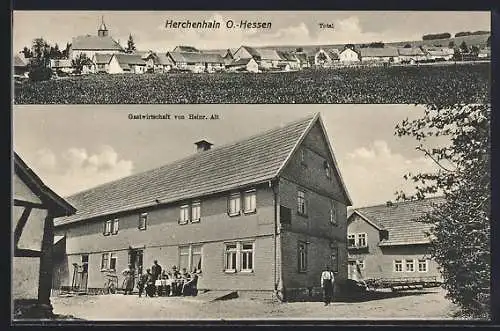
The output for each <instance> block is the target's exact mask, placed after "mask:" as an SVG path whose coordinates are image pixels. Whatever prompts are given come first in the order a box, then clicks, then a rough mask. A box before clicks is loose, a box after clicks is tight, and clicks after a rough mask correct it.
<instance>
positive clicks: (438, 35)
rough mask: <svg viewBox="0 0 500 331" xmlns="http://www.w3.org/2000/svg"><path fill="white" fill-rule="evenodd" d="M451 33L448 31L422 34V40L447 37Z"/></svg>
mask: <svg viewBox="0 0 500 331" xmlns="http://www.w3.org/2000/svg"><path fill="white" fill-rule="evenodd" d="M449 38H451V34H449V33H448V32H444V33H436V34H425V35H423V36H422V40H434V39H449Z"/></svg>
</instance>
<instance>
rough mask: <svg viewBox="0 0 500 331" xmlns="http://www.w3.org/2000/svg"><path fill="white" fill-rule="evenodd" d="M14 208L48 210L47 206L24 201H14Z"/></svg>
mask: <svg viewBox="0 0 500 331" xmlns="http://www.w3.org/2000/svg"><path fill="white" fill-rule="evenodd" d="M14 206H18V207H26V208H35V209H47V206H45V205H43V204H41V203H37V202H31V201H24V200H19V199H14Z"/></svg>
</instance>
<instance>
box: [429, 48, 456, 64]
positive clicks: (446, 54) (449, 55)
mask: <svg viewBox="0 0 500 331" xmlns="http://www.w3.org/2000/svg"><path fill="white" fill-rule="evenodd" d="M424 52H425V55H426V58H427V60H434V61H436V60H438V61H439V60H441V61H450V60H452V59H453V56H454V54H455V50H454V49H453V48H427V49H424Z"/></svg>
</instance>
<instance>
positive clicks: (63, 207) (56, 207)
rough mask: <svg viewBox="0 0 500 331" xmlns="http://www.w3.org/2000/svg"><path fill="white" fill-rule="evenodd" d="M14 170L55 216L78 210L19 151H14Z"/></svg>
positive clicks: (69, 213)
mask: <svg viewBox="0 0 500 331" xmlns="http://www.w3.org/2000/svg"><path fill="white" fill-rule="evenodd" d="M14 171H15V173H16V175H17V176H19V178H20V179H21V180H22V181H23V182H24V183H25V184H26V185H27V186H28V187H29V188H30V190H31V191H32V192H33V193H35V194H36V195H37V196H38V197H39V198H40V200H41V201H42V202H43V203H44V204H47V205H48V209H49V210H50V211H51V213H52V215H53V216H54V217H61V216H68V215H73V214H74V213H75V212H76V209H75V208H74V207H73V206H72V205H70V204H69V203H68V202H67V201H66V200H64V199H63V198H61V197H60V196H59V195H57V193H55V192H54V191H52V190H51V189H50V188H49V187H47V186H46V185H45V184H44V183H43V182H42V180H41V179H40V178H39V177H38V176H37V175H36V174H35V173H34V172H33V170H31V168H30V167H28V165H27V164H26V163H24V161H23V160H22V159H21V157H20V156H19V155H17V153H14Z"/></svg>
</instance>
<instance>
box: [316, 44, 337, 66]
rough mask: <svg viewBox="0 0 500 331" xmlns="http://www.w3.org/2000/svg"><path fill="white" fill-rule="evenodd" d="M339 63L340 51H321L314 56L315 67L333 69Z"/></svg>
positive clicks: (332, 49)
mask: <svg viewBox="0 0 500 331" xmlns="http://www.w3.org/2000/svg"><path fill="white" fill-rule="evenodd" d="M338 61H339V51H338V49H335V48H331V49H327V50H324V49H322V48H321V49H319V50H318V51H317V52H316V53H315V54H314V65H315V66H318V67H323V68H326V67H331V66H333V65H334V64H335V63H338Z"/></svg>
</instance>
